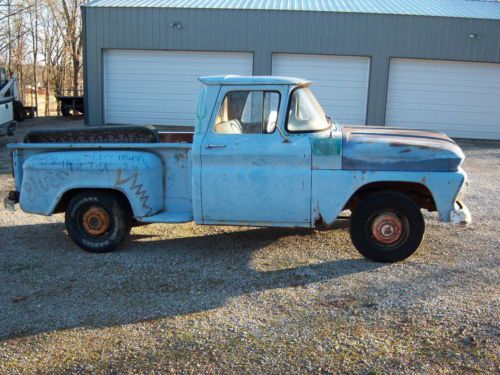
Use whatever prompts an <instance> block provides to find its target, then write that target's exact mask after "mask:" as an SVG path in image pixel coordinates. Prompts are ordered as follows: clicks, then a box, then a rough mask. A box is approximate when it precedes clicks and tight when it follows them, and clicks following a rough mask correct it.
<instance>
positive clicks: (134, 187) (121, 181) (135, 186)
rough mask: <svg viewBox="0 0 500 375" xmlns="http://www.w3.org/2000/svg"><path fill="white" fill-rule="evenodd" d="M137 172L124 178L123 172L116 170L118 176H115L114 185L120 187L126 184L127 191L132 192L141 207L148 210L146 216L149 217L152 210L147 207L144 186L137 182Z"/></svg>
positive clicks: (147, 196)
mask: <svg viewBox="0 0 500 375" xmlns="http://www.w3.org/2000/svg"><path fill="white" fill-rule="evenodd" d="M138 179H139V172H134V173H132V174H131V175H130V176H128V177H125V176H124V175H123V171H122V170H121V169H118V175H117V176H116V181H115V185H116V186H122V185H127V184H128V183H129V182H130V184H128V189H129V190H130V191H133V192H134V193H135V195H136V197H137V198H139V201H140V202H141V203H142V207H143V208H145V209H147V210H149V211H148V213H147V214H146V216H148V215H150V214H151V212H152V211H153V209H152V208H151V207H150V206H149V205H148V200H149V195H148V194H147V193H146V190H144V185H143V184H140V183H139V182H138Z"/></svg>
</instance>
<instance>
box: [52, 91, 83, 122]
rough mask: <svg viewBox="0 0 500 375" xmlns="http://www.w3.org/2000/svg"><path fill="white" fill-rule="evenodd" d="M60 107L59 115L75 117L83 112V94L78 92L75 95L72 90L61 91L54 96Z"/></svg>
mask: <svg viewBox="0 0 500 375" xmlns="http://www.w3.org/2000/svg"><path fill="white" fill-rule="evenodd" d="M56 99H57V101H59V103H60V106H61V114H62V115H63V116H65V117H67V116H77V115H79V114H83V113H84V111H85V98H84V96H83V92H82V91H81V90H79V91H78V92H77V93H76V95H75V93H74V91H73V90H61V91H59V92H58V93H57V95H56Z"/></svg>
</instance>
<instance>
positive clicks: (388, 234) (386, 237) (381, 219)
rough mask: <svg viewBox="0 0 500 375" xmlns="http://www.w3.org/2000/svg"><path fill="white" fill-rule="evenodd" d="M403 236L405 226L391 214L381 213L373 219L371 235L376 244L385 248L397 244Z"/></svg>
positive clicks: (398, 218)
mask: <svg viewBox="0 0 500 375" xmlns="http://www.w3.org/2000/svg"><path fill="white" fill-rule="evenodd" d="M404 234H405V224H404V222H403V220H401V218H400V217H398V216H397V215H396V214H395V213H392V212H382V213H380V214H378V215H377V216H375V217H374V219H373V221H372V224H371V235H372V236H373V239H374V240H375V241H377V242H378V243H380V244H382V245H386V246H390V245H394V244H397V243H398V242H399V241H401V239H402V238H403V236H404Z"/></svg>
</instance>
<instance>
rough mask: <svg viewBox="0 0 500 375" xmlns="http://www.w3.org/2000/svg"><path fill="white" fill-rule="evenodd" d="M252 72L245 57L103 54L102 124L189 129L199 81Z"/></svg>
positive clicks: (249, 58)
mask: <svg viewBox="0 0 500 375" xmlns="http://www.w3.org/2000/svg"><path fill="white" fill-rule="evenodd" d="M252 70H253V56H252V54H251V53H232V52H191V51H158V50H154V51H147V50H106V51H105V52H104V107H105V111H104V112H105V122H106V123H108V124H139V125H140V124H147V125H185V126H194V121H195V111H196V100H197V97H198V90H199V87H200V85H201V84H200V83H199V82H198V77H199V76H205V75H226V74H239V75H252Z"/></svg>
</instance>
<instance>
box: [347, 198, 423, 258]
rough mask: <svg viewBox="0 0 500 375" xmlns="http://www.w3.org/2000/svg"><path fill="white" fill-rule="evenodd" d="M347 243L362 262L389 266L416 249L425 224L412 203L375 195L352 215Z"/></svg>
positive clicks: (405, 199)
mask: <svg viewBox="0 0 500 375" xmlns="http://www.w3.org/2000/svg"><path fill="white" fill-rule="evenodd" d="M350 232H351V240H352V242H353V244H354V246H355V247H356V249H357V250H358V251H359V252H360V253H361V254H362V255H363V256H365V257H366V258H369V259H372V260H375V261H377V262H386V263H392V262H397V261H400V260H403V259H406V258H408V257H409V256H410V255H412V254H413V253H414V252H415V251H416V250H417V249H418V247H419V246H420V243H421V242H422V239H423V237H424V232H425V222H424V218H423V216H422V212H421V211H420V208H419V207H418V206H417V205H416V203H415V202H414V201H412V200H411V199H409V198H408V197H407V196H405V195H403V194H400V193H395V192H394V193H378V194H374V195H371V196H368V197H366V198H365V199H363V200H362V201H361V202H360V204H359V206H358V208H357V209H356V210H355V211H354V212H353V214H352V216H351V223H350Z"/></svg>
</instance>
